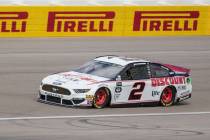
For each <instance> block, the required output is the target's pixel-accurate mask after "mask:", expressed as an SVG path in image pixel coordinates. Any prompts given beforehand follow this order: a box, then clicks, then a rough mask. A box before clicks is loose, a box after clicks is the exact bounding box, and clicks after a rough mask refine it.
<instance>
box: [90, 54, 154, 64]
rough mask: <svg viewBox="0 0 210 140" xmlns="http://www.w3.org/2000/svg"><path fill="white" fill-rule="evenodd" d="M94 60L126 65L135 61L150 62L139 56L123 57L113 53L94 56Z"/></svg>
mask: <svg viewBox="0 0 210 140" xmlns="http://www.w3.org/2000/svg"><path fill="white" fill-rule="evenodd" d="M94 60H97V61H104V62H109V63H114V64H118V65H121V66H126V65H127V64H130V63H136V62H137V63H138V62H139V63H147V62H150V61H147V60H143V59H139V58H130V57H125V56H115V55H106V56H99V57H96V58H95V59H94Z"/></svg>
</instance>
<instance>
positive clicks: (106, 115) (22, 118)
mask: <svg viewBox="0 0 210 140" xmlns="http://www.w3.org/2000/svg"><path fill="white" fill-rule="evenodd" d="M204 114H210V112H177V113H145V114H104V115H78V116H43V117H11V118H0V121H10V120H42V119H72V118H107V117H138V116H177V115H204Z"/></svg>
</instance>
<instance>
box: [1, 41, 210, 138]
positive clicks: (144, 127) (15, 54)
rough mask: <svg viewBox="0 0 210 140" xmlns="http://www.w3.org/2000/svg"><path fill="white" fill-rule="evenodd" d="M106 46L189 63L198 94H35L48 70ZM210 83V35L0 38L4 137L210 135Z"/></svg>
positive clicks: (106, 51)
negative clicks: (142, 101) (76, 104)
mask: <svg viewBox="0 0 210 140" xmlns="http://www.w3.org/2000/svg"><path fill="white" fill-rule="evenodd" d="M106 54H114V55H122V56H129V57H139V58H143V59H149V60H153V61H160V62H165V63H172V64H176V65H180V66H184V67H188V68H191V69H192V78H193V95H192V99H190V100H187V101H185V102H182V103H180V104H178V105H175V106H172V107H167V108H165V107H160V106H157V107H156V106H132V107H125V106H123V107H109V108H105V109H92V108H65V107H60V106H54V105H48V104H43V103H39V102H36V97H37V92H38V87H39V84H40V81H41V79H42V78H43V77H45V76H47V75H49V74H52V73H55V72H59V71H68V70H71V69H72V68H74V67H77V66H79V65H81V64H83V63H84V62H86V61H88V60H90V59H92V58H94V57H96V56H99V55H106ZM209 90H210V37H140V38H137V37H134V38H116V37H115V38H108V37H107V38H65V39H64V38H51V39H47V38H46V39H41V38H37V39H21V38H18V39H8V38H4V39H0V140H44V139H49V140H58V139H59V140H67V139H68V140H80V139H88V140H96V139H97V140H98V139H100V140H105V139H106V140H107V139H109V140H117V139H118V140H141V139H155V140H159V139H160V140H169V139H171V140H176V139H182V140H197V139H200V140H203V139H204V140H209V138H210V114H209V112H210V92H209ZM182 112H184V113H182ZM192 112H197V113H192ZM199 112H204V113H199ZM151 113H153V114H151ZM168 113H174V114H168ZM179 113H181V114H179ZM186 113H189V114H186ZM121 114H124V115H121ZM132 114H136V115H133V116H132ZM129 115H131V116H129ZM49 116H51V117H49ZM59 116H64V117H59ZM65 116H67V117H65ZM72 116H77V117H72ZM17 117H18V118H17ZM23 117H29V118H23ZM33 117H36V118H33ZM43 117H46V118H43Z"/></svg>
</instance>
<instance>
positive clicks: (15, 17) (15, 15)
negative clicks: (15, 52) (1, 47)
mask: <svg viewBox="0 0 210 140" xmlns="http://www.w3.org/2000/svg"><path fill="white" fill-rule="evenodd" d="M27 18H28V12H0V32H1V33H8V32H26V23H27V22H26V19H27Z"/></svg>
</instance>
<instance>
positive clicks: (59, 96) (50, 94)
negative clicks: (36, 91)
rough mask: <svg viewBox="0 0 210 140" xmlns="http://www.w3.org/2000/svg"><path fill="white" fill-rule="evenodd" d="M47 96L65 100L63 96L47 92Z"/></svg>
mask: <svg viewBox="0 0 210 140" xmlns="http://www.w3.org/2000/svg"><path fill="white" fill-rule="evenodd" d="M45 94H46V95H49V96H53V97H58V98H63V95H60V94H57V93H51V92H45Z"/></svg>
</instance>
